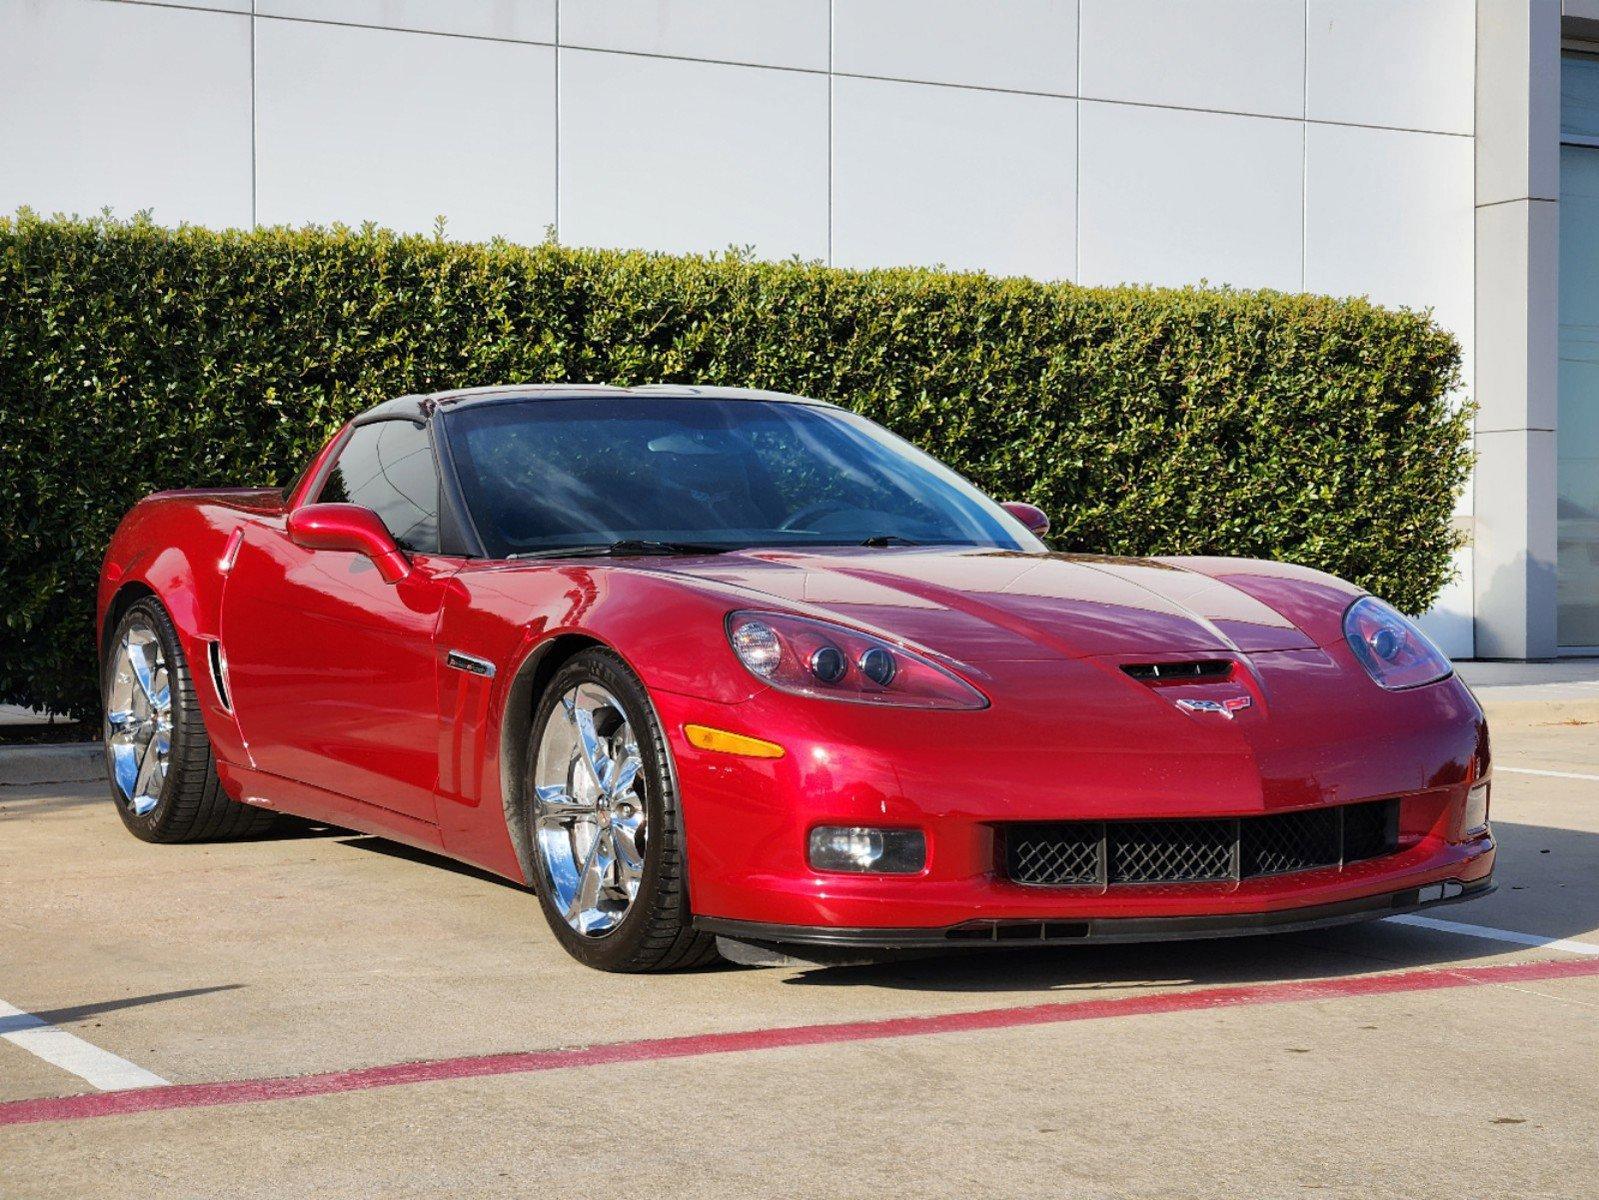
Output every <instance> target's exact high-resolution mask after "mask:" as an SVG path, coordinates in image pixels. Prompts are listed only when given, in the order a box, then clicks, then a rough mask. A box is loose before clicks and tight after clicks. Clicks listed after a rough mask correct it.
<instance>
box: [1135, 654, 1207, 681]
mask: <svg viewBox="0 0 1599 1200" xmlns="http://www.w3.org/2000/svg"><path fill="white" fill-rule="evenodd" d="M1122 670H1123V671H1124V672H1125V673H1126V674H1128V675H1131V676H1132V677H1133V678H1134V679H1141V680H1143V681H1144V682H1145V683H1166V682H1168V681H1170V682H1173V683H1177V682H1181V681H1183V680H1185V679H1225V678H1227V676H1229V675H1231V674H1232V673H1233V664H1232V663H1231V662H1230V661H1229V660H1227V659H1225V658H1201V659H1196V660H1194V661H1192V662H1163V663H1123V664H1122Z"/></svg>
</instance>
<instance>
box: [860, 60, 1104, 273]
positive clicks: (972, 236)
mask: <svg viewBox="0 0 1599 1200" xmlns="http://www.w3.org/2000/svg"><path fill="white" fill-rule="evenodd" d="M833 88H834V90H833V262H834V263H835V264H837V265H839V266H849V267H873V266H901V265H906V264H930V263H943V264H945V265H946V266H950V267H954V268H957V269H980V270H986V271H992V272H994V273H996V274H1001V275H1032V276H1035V277H1039V278H1044V279H1067V278H1070V277H1071V274H1072V270H1073V258H1074V253H1073V223H1074V218H1073V213H1074V208H1075V196H1074V193H1075V187H1076V149H1077V146H1076V142H1077V128H1076V126H1077V114H1076V105H1077V102H1076V101H1075V100H1063V99H1057V98H1055V97H1053V96H1022V95H1015V94H1011V93H1001V92H979V91H973V90H970V89H967V88H949V87H938V86H935V85H932V84H923V83H887V82H883V81H881V80H876V79H838V80H836V81H835V82H834V85H833Z"/></svg>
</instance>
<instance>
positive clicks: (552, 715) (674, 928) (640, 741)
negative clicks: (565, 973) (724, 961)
mask: <svg viewBox="0 0 1599 1200" xmlns="http://www.w3.org/2000/svg"><path fill="white" fill-rule="evenodd" d="M530 738H531V740H530V743H529V747H528V750H529V753H528V778H527V781H526V782H527V793H526V794H527V797H528V805H529V813H528V822H527V828H528V831H529V839H530V841H531V843H532V844H531V846H530V847H529V848H530V850H531V854H530V855H529V858H530V861H531V862H532V864H533V870H534V886H535V889H536V890H537V892H538V897H539V904H540V907H542V909H543V910H544V917H545V919H546V920H547V921H548V922H549V925H550V928H551V930H553V931H554V933H555V936H556V938H557V940H559V941H560V943H561V945H562V946H563V947H565V949H566V951H567V952H568V953H569V954H571V955H572V957H573V958H575V959H577V960H578V961H579V962H581V963H583V964H584V965H585V966H590V967H594V968H596V969H598V970H602V971H624V972H643V971H671V970H683V969H687V968H691V967H698V966H702V965H704V964H706V963H709V962H712V961H714V960H715V959H716V942H715V939H714V938H712V937H711V936H709V935H708V934H703V933H698V932H696V931H695V930H694V928H693V924H692V918H691V916H690V913H689V906H688V890H687V886H686V880H685V858H686V856H685V854H684V850H683V836H682V833H683V830H682V818H681V813H680V810H679V808H678V800H677V792H676V788H675V787H674V786H673V782H672V773H671V769H670V764H669V759H668V752H667V747H666V739H665V737H664V735H663V734H662V732H661V728H660V724H659V722H658V721H657V720H656V719H655V710H654V707H653V705H651V704H650V701H649V696H648V694H647V693H646V692H645V690H644V685H643V684H642V683H641V682H640V681H639V679H638V677H637V676H636V675H634V674H633V671H632V670H631V668H629V667H628V665H627V664H626V663H625V662H624V661H623V660H622V659H621V658H620V657H619V656H618V655H616V654H614V653H612V652H611V651H609V650H605V649H601V648H598V647H596V648H594V649H590V650H584V651H582V652H581V653H579V654H576V655H574V656H573V657H572V659H571V660H570V661H569V662H567V663H566V664H565V665H564V666H562V667H561V669H560V670H559V671H557V672H556V673H555V678H554V679H552V680H551V681H550V685H549V687H548V688H547V689H546V690H545V692H544V695H543V697H542V699H541V700H540V702H539V705H538V707H537V709H536V710H535V712H534V714H533V726H532V730H531V733H530Z"/></svg>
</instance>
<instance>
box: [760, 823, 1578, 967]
mask: <svg viewBox="0 0 1599 1200" xmlns="http://www.w3.org/2000/svg"><path fill="white" fill-rule="evenodd" d="M1494 829H1495V833H1496V836H1497V838H1498V841H1499V856H1498V860H1497V862H1496V864H1495V870H1494V878H1495V880H1496V881H1497V883H1498V884H1499V891H1497V892H1496V893H1494V894H1493V895H1491V896H1488V897H1486V898H1484V899H1480V900H1475V901H1471V902H1468V903H1465V904H1450V905H1443V906H1441V907H1438V908H1436V909H1431V910H1428V911H1427V912H1426V913H1425V914H1424V915H1427V916H1433V917H1437V918H1439V919H1441V920H1446V921H1455V922H1460V923H1463V924H1467V925H1480V926H1487V927H1490V928H1497V929H1508V930H1515V931H1517V932H1521V933H1529V934H1534V935H1536V936H1538V937H1546V938H1567V937H1575V938H1583V937H1584V936H1587V937H1588V938H1589V940H1593V939H1592V931H1593V930H1594V929H1595V928H1596V927H1599V834H1593V833H1586V832H1581V831H1577V830H1571V829H1558V828H1552V827H1549V826H1544V825H1525V824H1519V823H1516V822H1511V821H1501V822H1496V823H1495V826H1494ZM1535 950H1536V947H1532V946H1525V945H1517V944H1514V943H1508V942H1503V941H1494V940H1489V939H1484V938H1476V937H1468V936H1465V935H1462V934H1458V933H1450V932H1444V931H1441V930H1434V929H1426V928H1422V927H1417V926H1412V925H1399V924H1392V923H1389V922H1384V921H1363V922H1360V923H1357V924H1352V925H1342V926H1336V927H1333V928H1330V929H1324V930H1313V931H1309V932H1299V933H1281V934H1262V935H1258V936H1250V937H1234V938H1213V939H1201V940H1195V941H1177V942H1154V943H1141V944H1135V945H1099V946H1095V945H1086V944H1085V945H1080V946H1071V945H1063V946H1058V947H1042V946H1040V947H1036V948H1013V947H1005V948H992V949H988V948H985V949H978V950H973V951H965V952H961V953H953V954H946V955H941V956H938V957H923V958H916V959H902V960H900V961H890V962H872V963H859V964H854V965H842V966H824V965H818V966H816V967H814V968H812V969H809V970H804V971H802V972H800V973H797V974H793V975H790V976H788V977H787V978H786V979H785V981H784V982H786V983H789V984H793V985H799V986H810V987H860V986H864V987H882V988H901V989H908V990H914V991H946V992H994V993H1001V992H1010V993H1017V992H1053V993H1059V992H1070V991H1078V992H1092V991H1095V990H1097V989H1101V988H1114V989H1116V990H1118V991H1123V990H1126V989H1127V988H1130V987H1135V988H1136V987H1150V988H1166V987H1171V986H1175V985H1184V984H1200V985H1205V984H1225V983H1259V982H1270V981H1290V980H1299V979H1316V978H1326V977H1328V976H1336V975H1354V974H1364V973H1368V972H1372V971H1391V970H1401V969H1405V968H1416V967H1436V966H1440V965H1445V964H1454V963H1463V962H1469V961H1471V960H1474V959H1479V958H1489V957H1495V956H1499V955H1504V954H1509V953H1516V952H1522V953H1526V952H1530V951H1535ZM1552 953H1554V954H1556V955H1558V953H1559V952H1558V951H1557V952H1552ZM756 969H758V968H756Z"/></svg>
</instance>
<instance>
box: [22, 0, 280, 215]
mask: <svg viewBox="0 0 1599 1200" xmlns="http://www.w3.org/2000/svg"><path fill="white" fill-rule="evenodd" d="M0 31H3V32H0V212H10V211H11V210H13V209H15V208H16V207H17V206H18V205H22V204H27V205H31V206H32V207H33V208H36V209H39V210H40V211H42V212H46V213H49V212H55V211H62V212H77V213H82V214H88V213H93V212H97V211H99V210H100V209H101V208H102V207H104V206H106V205H110V206H111V207H112V208H113V209H115V210H116V213H117V215H118V216H122V217H128V216H132V215H133V214H134V213H135V212H137V211H138V210H140V209H144V208H148V209H152V210H153V216H154V217H155V219H156V220H157V221H160V222H162V223H163V224H174V225H175V224H177V223H178V222H180V221H193V222H197V223H200V224H204V225H212V226H238V225H248V224H249V223H250V21H249V18H248V17H242V16H234V15H232V14H226V13H210V12H193V11H189V10H186V9H176V8H155V7H152V6H147V5H142V4H141V5H133V4H105V3H102V2H100V0H53V2H52V3H49V4H41V3H38V2H37V0H0Z"/></svg>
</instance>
